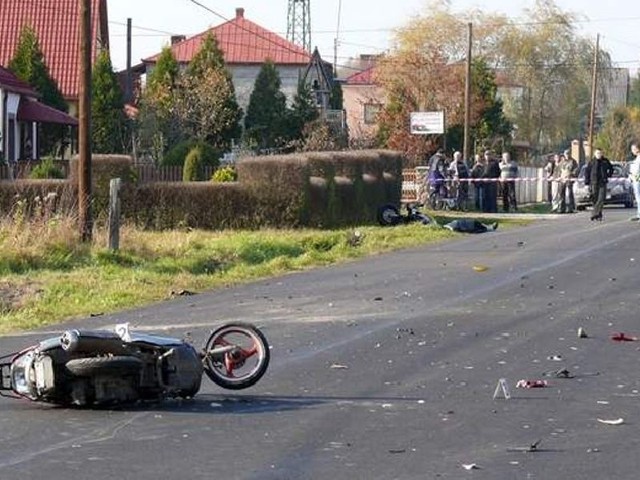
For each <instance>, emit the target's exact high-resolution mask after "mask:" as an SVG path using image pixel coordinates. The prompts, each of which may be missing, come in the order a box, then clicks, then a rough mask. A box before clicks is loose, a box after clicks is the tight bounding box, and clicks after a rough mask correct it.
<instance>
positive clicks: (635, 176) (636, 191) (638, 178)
mask: <svg viewBox="0 0 640 480" xmlns="http://www.w3.org/2000/svg"><path fill="white" fill-rule="evenodd" d="M631 153H632V154H633V156H634V159H633V160H632V161H631V162H630V163H629V178H630V179H631V184H632V185H633V196H634V197H636V209H637V210H636V216H635V217H632V218H631V220H632V221H635V222H637V221H638V220H640V145H639V144H638V143H635V142H634V143H632V144H631Z"/></svg>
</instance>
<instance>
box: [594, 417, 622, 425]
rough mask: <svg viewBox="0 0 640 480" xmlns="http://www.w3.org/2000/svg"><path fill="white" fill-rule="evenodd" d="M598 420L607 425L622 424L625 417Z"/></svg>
mask: <svg viewBox="0 0 640 480" xmlns="http://www.w3.org/2000/svg"><path fill="white" fill-rule="evenodd" d="M597 420H598V421H599V422H600V423H604V424H605V425H622V424H623V423H624V418H616V419H615V420H603V419H602V418H598V419H597Z"/></svg>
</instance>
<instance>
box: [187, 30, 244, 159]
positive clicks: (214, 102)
mask: <svg viewBox="0 0 640 480" xmlns="http://www.w3.org/2000/svg"><path fill="white" fill-rule="evenodd" d="M175 112H176V115H177V118H178V120H179V122H180V127H181V130H182V132H183V134H184V135H185V137H186V138H194V139H197V140H201V141H204V142H206V143H208V144H210V145H211V146H213V147H215V148H217V149H219V150H222V151H225V150H228V149H229V147H230V146H231V142H232V140H233V139H238V138H239V137H240V132H241V127H240V123H239V122H240V119H241V118H242V109H241V108H240V107H239V106H238V102H237V101H236V95H235V89H234V86H233V82H232V79H231V74H230V73H229V71H228V70H227V69H226V67H225V64H224V58H223V56H222V51H221V50H220V48H219V47H218V42H217V40H216V38H215V37H214V36H213V34H211V33H208V34H207V35H206V36H205V38H204V40H203V42H202V45H201V47H200V50H198V52H197V53H196V55H195V56H194V57H193V59H192V60H191V62H190V63H189V66H188V68H187V70H186V72H185V73H184V74H183V75H182V76H181V78H180V81H179V84H178V88H177V90H176V102H175Z"/></svg>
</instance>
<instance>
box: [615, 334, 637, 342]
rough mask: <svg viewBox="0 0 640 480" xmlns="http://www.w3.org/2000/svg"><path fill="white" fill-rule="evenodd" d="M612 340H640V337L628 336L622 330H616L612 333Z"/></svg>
mask: <svg viewBox="0 0 640 480" xmlns="http://www.w3.org/2000/svg"><path fill="white" fill-rule="evenodd" d="M611 340H613V341H614V342H635V341H637V340H638V337H628V336H627V335H625V334H624V333H622V332H616V333H614V334H612V335H611Z"/></svg>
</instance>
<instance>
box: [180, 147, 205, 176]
mask: <svg viewBox="0 0 640 480" xmlns="http://www.w3.org/2000/svg"><path fill="white" fill-rule="evenodd" d="M182 180H183V181H185V182H197V181H198V180H202V149H201V148H200V147H194V148H192V149H191V151H190V152H189V154H188V155H187V158H186V159H185V161H184V168H183V170H182Z"/></svg>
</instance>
